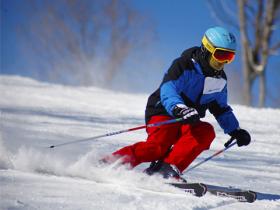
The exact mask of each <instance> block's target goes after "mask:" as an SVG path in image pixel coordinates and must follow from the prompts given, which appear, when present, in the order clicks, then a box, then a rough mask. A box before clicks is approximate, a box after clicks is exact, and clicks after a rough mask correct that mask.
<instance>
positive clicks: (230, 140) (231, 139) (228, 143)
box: [224, 137, 235, 148]
mask: <svg viewBox="0 0 280 210" xmlns="http://www.w3.org/2000/svg"><path fill="white" fill-rule="evenodd" d="M234 139H235V138H234V137H231V138H230V139H229V140H228V141H227V142H226V143H225V144H224V146H225V147H226V148H227V147H228V146H229V145H230V144H231V143H232V142H233V140H234Z"/></svg>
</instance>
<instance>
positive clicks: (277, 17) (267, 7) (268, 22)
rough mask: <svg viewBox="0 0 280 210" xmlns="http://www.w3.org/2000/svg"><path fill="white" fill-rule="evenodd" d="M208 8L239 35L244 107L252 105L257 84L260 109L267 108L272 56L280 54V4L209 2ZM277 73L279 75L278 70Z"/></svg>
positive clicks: (265, 1) (259, 0) (274, 1)
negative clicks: (269, 70)
mask: <svg viewBox="0 0 280 210" xmlns="http://www.w3.org/2000/svg"><path fill="white" fill-rule="evenodd" d="M208 4H209V6H210V8H211V10H212V12H213V14H214V16H215V17H216V18H217V19H218V20H219V21H220V22H223V23H225V24H227V25H231V26H233V27H235V28H236V29H237V30H239V31H240V36H241V47H242V62H243V66H242V67H243V77H244V78H243V79H244V82H243V86H244V91H243V92H244V104H246V105H252V94H253V93H252V88H253V84H254V82H255V81H258V82H259V85H258V86H259V91H258V105H259V107H263V106H265V101H266V96H267V85H266V71H267V65H268V59H269V57H270V56H271V55H276V54H279V51H278V52H277V50H279V48H280V37H274V36H273V34H274V32H275V31H276V30H279V27H280V1H279V0H236V1H225V0H208ZM232 4H236V5H232ZM233 8H236V9H237V11H236V10H234V9H233ZM274 71H279V69H278V68H276V69H274ZM276 100H277V99H276ZM278 100H279V99H278ZM278 104H279V101H278Z"/></svg>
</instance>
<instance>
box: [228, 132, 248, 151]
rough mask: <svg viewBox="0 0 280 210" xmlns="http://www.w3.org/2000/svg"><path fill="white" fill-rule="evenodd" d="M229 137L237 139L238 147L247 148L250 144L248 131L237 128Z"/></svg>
mask: <svg viewBox="0 0 280 210" xmlns="http://www.w3.org/2000/svg"><path fill="white" fill-rule="evenodd" d="M229 135H230V136H231V137H233V138H235V139H236V142H237V145H238V146H239V147H241V146H247V145H248V144H250V141H251V136H250V134H249V133H248V131H246V130H244V129H240V128H237V129H235V130H234V131H232V132H231V133H229Z"/></svg>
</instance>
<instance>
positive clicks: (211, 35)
mask: <svg viewBox="0 0 280 210" xmlns="http://www.w3.org/2000/svg"><path fill="white" fill-rule="evenodd" d="M202 44H203V45H204V46H205V47H206V49H207V50H208V51H210V52H213V48H222V49H227V50H231V51H235V50H236V39H235V36H234V35H233V34H232V33H230V32H229V31H228V30H226V29H225V28H222V27H213V28H209V29H208V30H207V31H206V32H205V34H204V36H203V39H202Z"/></svg>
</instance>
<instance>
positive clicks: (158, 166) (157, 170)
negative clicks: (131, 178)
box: [144, 161, 187, 182]
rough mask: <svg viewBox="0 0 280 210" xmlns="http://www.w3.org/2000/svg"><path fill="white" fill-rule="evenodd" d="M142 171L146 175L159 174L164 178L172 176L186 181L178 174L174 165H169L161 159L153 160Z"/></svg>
mask: <svg viewBox="0 0 280 210" xmlns="http://www.w3.org/2000/svg"><path fill="white" fill-rule="evenodd" d="M144 172H145V173H146V174H148V175H150V176H151V175H154V174H160V175H161V176H162V177H163V178H164V179H170V178H174V179H176V180H178V181H182V182H187V181H186V180H185V179H184V178H182V177H181V176H180V175H181V173H180V171H179V170H178V168H177V167H176V166H174V165H170V164H168V163H165V162H163V161H154V162H152V163H151V165H150V166H149V167H148V168H147V169H145V170H144Z"/></svg>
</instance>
